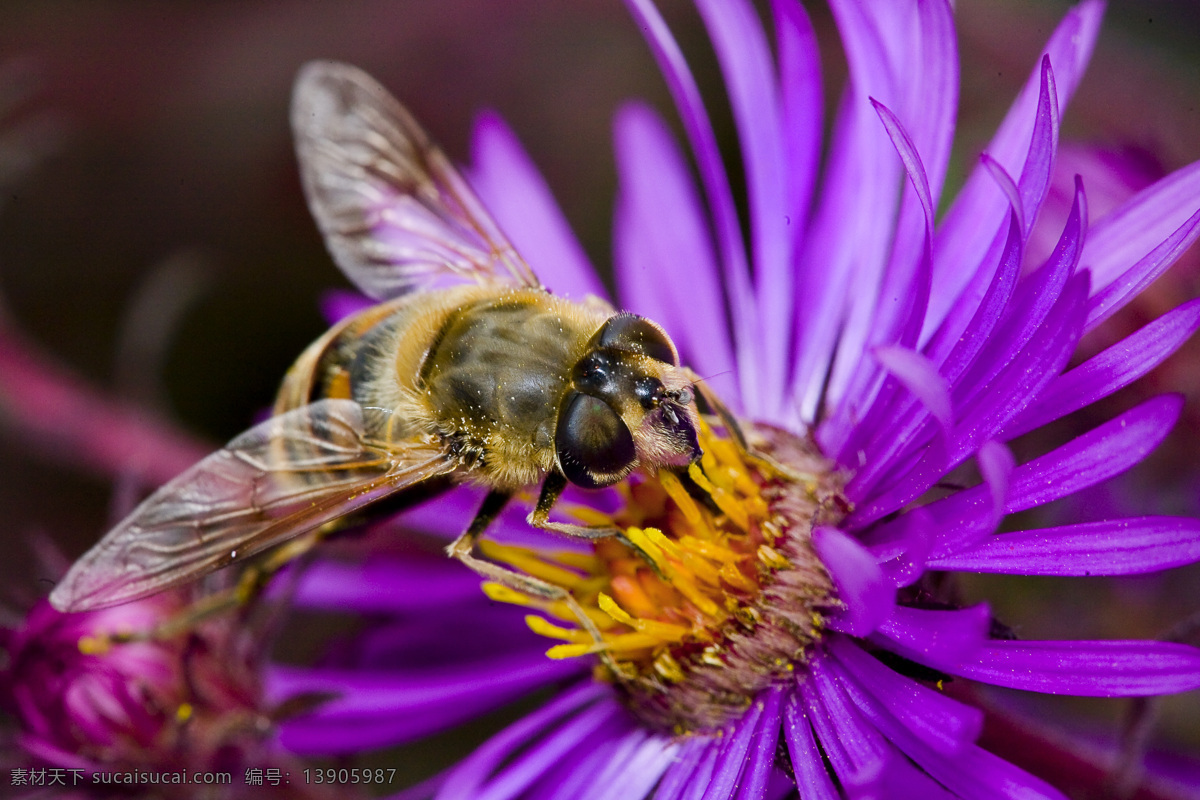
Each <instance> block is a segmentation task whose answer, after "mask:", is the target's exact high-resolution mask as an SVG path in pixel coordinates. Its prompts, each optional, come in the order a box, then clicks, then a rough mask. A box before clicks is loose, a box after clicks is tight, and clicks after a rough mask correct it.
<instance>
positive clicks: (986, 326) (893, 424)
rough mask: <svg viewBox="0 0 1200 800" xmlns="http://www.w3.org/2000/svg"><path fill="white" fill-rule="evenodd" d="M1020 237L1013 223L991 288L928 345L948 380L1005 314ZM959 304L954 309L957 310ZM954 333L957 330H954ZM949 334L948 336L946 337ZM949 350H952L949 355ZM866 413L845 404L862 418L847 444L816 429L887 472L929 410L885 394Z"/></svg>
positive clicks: (826, 440)
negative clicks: (889, 401)
mask: <svg viewBox="0 0 1200 800" xmlns="http://www.w3.org/2000/svg"><path fill="white" fill-rule="evenodd" d="M1021 253H1022V249H1021V237H1020V236H1019V234H1018V231H1017V228H1016V224H1015V223H1013V224H1010V226H1009V234H1008V239H1007V241H1006V243H1005V247H1004V249H1003V251H998V257H1000V258H1001V259H1002V261H1001V265H1000V267H999V268H998V269H996V270H995V271H994V276H993V279H992V281H991V283H990V284H989V285H988V286H987V291H986V293H985V294H984V296H983V297H982V299H981V301H980V302H979V303H978V308H977V310H976V312H975V314H974V316H973V317H972V316H969V315H968V316H964V318H963V320H962V326H964V327H960V326H959V321H958V320H957V319H956V318H955V314H954V312H952V315H951V318H949V319H948V320H947V323H946V325H945V326H943V327H942V328H940V329H939V330H938V333H937V336H935V337H934V340H933V341H932V342H931V343H930V345H929V347H928V348H927V350H928V352H927V356H928V357H930V359H931V360H932V361H934V362H942V366H941V368H940V369H939V372H940V373H941V374H942V375H944V376H947V378H948V379H953V378H957V377H958V375H959V374H961V373H962V371H963V370H964V369H965V368H966V367H967V365H968V364H970V362H971V361H972V360H973V359H974V358H975V356H976V354H978V352H979V350H980V349H982V348H983V346H984V344H985V343H986V342H987V338H988V336H989V335H990V333H991V331H992V328H993V327H994V326H995V325H996V323H997V321H998V320H999V319H1000V317H1001V312H1002V311H1003V309H1004V307H1005V306H1006V305H1007V304H1008V300H1009V298H1010V297H1011V295H1012V291H1013V289H1014V287H1015V286H1016V281H1017V276H1018V275H1019V274H1020V267H1021V257H1022V256H1021ZM958 308H959V307H956V311H957V309H958ZM950 331H953V333H951V332H950ZM943 337H945V338H943ZM947 343H948V344H947ZM947 353H949V355H948V357H947ZM878 400H879V401H878V402H877V403H876V405H875V406H872V407H871V408H870V409H869V410H868V411H867V412H865V413H861V412H858V409H856V408H854V407H851V406H849V405H847V406H846V410H847V411H849V412H850V416H851V417H853V416H861V418H862V421H861V422H859V423H858V424H857V425H856V426H855V428H854V430H853V432H852V433H851V434H850V436H849V437H848V438H847V440H846V441H845V443H841V442H839V441H837V440H836V439H835V438H833V437H831V436H830V435H829V434H828V432H827V431H826V428H825V426H824V425H822V426H821V428H820V429H818V432H817V433H818V439H819V440H820V442H821V444H822V446H824V447H825V448H826V449H827V451H832V452H835V453H837V454H838V455H837V458H838V460H839V461H840V462H842V463H850V464H855V465H856V466H860V465H862V464H877V465H879V469H880V471H883V470H886V469H887V467H888V465H891V464H892V463H893V462H894V459H895V458H896V456H897V455H898V454H899V453H900V452H901V451H903V450H904V449H905V447H906V445H908V444H910V443H912V442H914V441H920V440H921V437H920V436H918V435H916V432H917V430H918V429H919V428H920V427H921V426H923V425H925V424H926V422H927V421H928V414H927V413H926V411H925V409H924V408H923V407H922V406H921V405H920V404H918V403H917V402H915V401H909V402H903V401H902V404H901V406H900V407H899V408H891V407H889V406H887V405H885V401H886V398H879V399H878Z"/></svg>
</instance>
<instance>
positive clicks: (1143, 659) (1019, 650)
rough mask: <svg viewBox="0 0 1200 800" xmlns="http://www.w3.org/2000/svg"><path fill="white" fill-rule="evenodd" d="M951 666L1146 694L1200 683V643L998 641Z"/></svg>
mask: <svg viewBox="0 0 1200 800" xmlns="http://www.w3.org/2000/svg"><path fill="white" fill-rule="evenodd" d="M946 671H947V672H951V673H953V674H955V675H961V676H963V677H964V678H971V679H972V680H977V681H982V682H983V683H990V684H994V685H996V686H1007V687H1009V688H1011V689H1024V690H1025V691H1030V692H1042V693H1044V694H1071V695H1080V696H1086V697H1141V696H1149V695H1156V694H1171V693H1173V692H1186V691H1190V690H1192V689H1197V688H1200V648H1195V647H1189V646H1187V645H1182V644H1174V643H1171V642H1153V641H1148V642H1141V641H1071V642H1045V641H1043V642H1019V641H1018V642H1010V641H993V642H990V643H989V644H988V646H987V647H985V648H983V650H982V651H981V652H980V653H979V655H978V656H977V657H975V658H972V659H969V660H964V661H962V662H960V663H958V664H955V665H953V667H952V668H949V669H947V670H946Z"/></svg>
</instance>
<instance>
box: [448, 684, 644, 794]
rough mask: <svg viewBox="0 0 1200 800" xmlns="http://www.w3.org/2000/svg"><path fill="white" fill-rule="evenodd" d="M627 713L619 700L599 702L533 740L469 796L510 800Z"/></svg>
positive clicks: (594, 743)
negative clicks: (608, 724)
mask: <svg viewBox="0 0 1200 800" xmlns="http://www.w3.org/2000/svg"><path fill="white" fill-rule="evenodd" d="M622 713H624V709H622V708H621V707H620V706H619V705H618V704H616V703H612V702H609V703H597V704H596V705H594V706H592V707H591V708H589V709H587V710H585V711H582V712H580V713H579V714H578V715H577V716H575V717H574V718H573V719H571V720H568V721H566V722H564V723H563V724H562V725H561V726H560V727H559V728H558V729H557V730H555V731H552V732H549V733H548V735H547V736H546V737H545V738H543V739H541V740H539V741H537V742H535V743H531V744H530V745H529V747H528V748H527V750H526V751H525V752H524V753H522V754H521V755H520V756H518V757H517V758H516V760H514V761H512V762H510V763H508V764H505V765H504V767H503V769H501V770H500V771H499V772H498V773H497V774H496V775H495V776H493V777H491V778H490V779H489V780H488V781H487V783H486V784H485V785H484V786H481V787H479V788H478V789H476V791H474V792H472V793H471V794H470V795H467V796H469V797H471V798H473V800H510V798H514V797H518V796H520V794H521V793H522V792H523V791H525V790H526V789H528V788H529V787H530V786H531V785H532V784H533V783H535V782H536V781H537V780H538V779H539V778H541V777H542V775H543V774H545V773H546V772H548V771H550V770H551V769H553V768H554V767H555V766H557V765H558V764H559V763H561V762H562V761H563V759H564V758H566V757H568V756H569V755H570V754H571V751H572V750H574V749H575V748H576V747H578V746H579V745H580V744H581V743H584V742H587V743H588V744H589V746H595V745H596V744H597V743H598V742H597V740H598V739H599V738H600V737H598V736H597V735H596V734H597V731H598V730H599V729H600V728H602V727H603V726H604V725H605V723H607V722H609V721H611V720H612V718H613V717H614V715H617V714H622Z"/></svg>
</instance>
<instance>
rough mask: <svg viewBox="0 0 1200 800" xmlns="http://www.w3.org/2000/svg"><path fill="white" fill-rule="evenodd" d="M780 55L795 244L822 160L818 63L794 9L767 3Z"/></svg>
mask: <svg viewBox="0 0 1200 800" xmlns="http://www.w3.org/2000/svg"><path fill="white" fill-rule="evenodd" d="M771 15H772V17H773V19H774V22H775V35H776V38H777V47H776V49H777V50H778V52H779V84H780V94H781V100H782V105H781V109H782V115H783V144H784V149H785V155H786V158H787V187H786V188H787V215H788V220H787V224H788V227H789V228H790V230H791V234H790V235H791V236H792V239H793V241H794V242H798V241H799V240H800V238H801V237H802V236H803V233H804V231H805V230H806V229H807V228H808V213H809V204H810V203H811V202H812V195H813V189H814V187H815V186H816V181H817V171H818V161H819V159H820V155H821V134H822V119H823V117H824V114H825V106H824V101H823V99H822V89H821V60H820V51H819V50H818V46H817V36H816V32H815V31H813V27H812V22H810V21H809V18H808V14H806V13H805V11H804V7H803V6H801V5H800V4H799V3H792V2H789V0H771Z"/></svg>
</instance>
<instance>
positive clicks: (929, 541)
mask: <svg viewBox="0 0 1200 800" xmlns="http://www.w3.org/2000/svg"><path fill="white" fill-rule="evenodd" d="M932 519H933V518H932V517H931V516H930V515H929V512H927V511H926V510H925V509H924V508H914V509H913V510H912V511H909V512H908V513H906V514H902V515H900V516H899V517H898V518H897V519H896V520H894V521H893V522H892V523H890V524H888V525H886V526H882V525H881V526H877V527H875V528H872V529H871V530H870V531H868V532H867V537H866V539H867V541H868V542H869V547H868V548H867V549H869V550H870V551H871V555H873V556H874V557H875V559H876V560H877V561H878V562H879V566H880V569H882V570H883V573H884V575H885V576H886V577H887V579H888V580H889V581H891V582H892V583H893V584H894V585H896V586H911V585H912V584H913V583H915V582H916V581H918V580H919V579H920V578H921V576H922V575H924V574H925V560H926V559H927V558H928V557H929V553H930V551H931V550H932V548H933V526H932Z"/></svg>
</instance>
